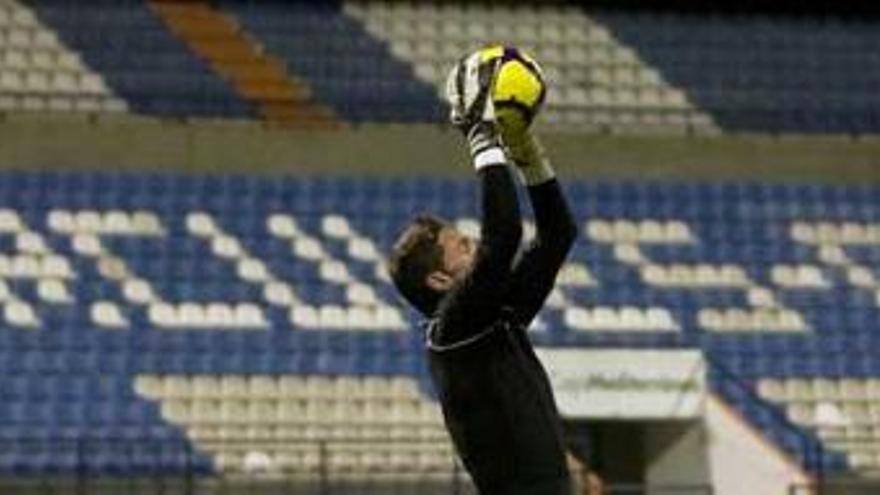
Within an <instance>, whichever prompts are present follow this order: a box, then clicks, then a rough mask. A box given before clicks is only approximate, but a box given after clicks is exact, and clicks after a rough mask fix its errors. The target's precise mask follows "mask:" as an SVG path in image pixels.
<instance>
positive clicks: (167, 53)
mask: <svg viewBox="0 0 880 495" xmlns="http://www.w3.org/2000/svg"><path fill="white" fill-rule="evenodd" d="M5 4H6V5H7V7H6V9H7V10H14V11H18V12H29V13H30V14H28V15H30V16H31V17H32V18H34V19H36V20H38V21H39V25H40V26H46V27H45V28H41V29H43V30H44V31H48V32H49V33H50V35H51V36H53V37H55V38H57V39H58V40H59V42H60V43H61V44H62V45H63V46H65V47H69V48H68V50H72V51H74V53H76V55H77V56H78V60H81V64H83V65H85V66H86V67H88V68H89V69H90V70H91V71H94V72H95V73H97V74H100V76H101V78H102V79H101V80H102V81H103V82H104V83H105V84H106V87H107V89H106V90H104V92H105V93H106V92H107V91H110V92H112V93H113V94H114V95H117V96H118V97H119V98H122V99H123V100H124V101H125V102H126V104H127V106H128V109H129V110H130V111H131V112H134V113H140V114H148V115H157V116H177V117H186V116H225V117H239V118H241V117H251V116H253V115H254V111H253V109H252V108H251V105H249V104H248V103H246V102H245V101H243V100H242V99H241V98H240V97H239V96H238V95H237V94H236V93H235V91H234V90H233V89H232V88H230V86H229V85H228V84H227V83H226V82H225V81H224V80H223V79H221V78H220V77H219V76H218V75H217V73H216V72H215V71H214V70H212V68H211V67H210V65H209V64H208V63H206V62H205V61H204V60H202V59H201V58H199V57H196V56H195V55H194V54H193V53H192V52H191V51H189V50H188V49H187V48H186V45H185V44H184V43H183V42H182V41H181V40H180V39H178V38H177V37H175V36H174V35H173V34H172V33H171V32H170V31H169V29H168V28H167V27H166V26H165V25H164V24H163V23H162V21H161V20H160V19H159V18H158V17H157V16H156V15H155V14H154V13H153V12H152V11H151V10H150V8H149V5H148V4H147V3H145V2H133V1H132V2H112V1H99V2H89V3H88V4H73V3H70V2H63V1H50V2H34V3H30V4H27V6H25V5H24V4H21V3H18V2H14V1H11V2H6V3H5ZM33 42H37V40H36V36H35V37H34V38H33ZM49 93H50V94H51V93H53V92H49ZM99 110H100V109H99Z"/></svg>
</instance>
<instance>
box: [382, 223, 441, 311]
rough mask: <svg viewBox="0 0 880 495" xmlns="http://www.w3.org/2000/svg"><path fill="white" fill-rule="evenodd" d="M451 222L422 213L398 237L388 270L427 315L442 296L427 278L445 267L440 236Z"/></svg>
mask: <svg viewBox="0 0 880 495" xmlns="http://www.w3.org/2000/svg"><path fill="white" fill-rule="evenodd" d="M448 225H449V224H448V223H447V222H445V221H443V220H442V219H440V218H438V217H435V216H433V215H427V214H422V215H418V216H417V217H415V219H413V221H412V222H411V223H410V224H409V225H408V226H407V227H406V228H405V229H404V230H403V232H401V234H400V235H399V236H398V238H397V241H396V242H395V243H394V247H392V248H391V253H390V256H389V259H388V273H389V274H390V275H391V280H393V281H394V285H395V286H396V287H397V290H398V291H400V293H401V294H402V295H403V297H404V298H405V299H406V300H407V301H409V303H410V304H412V305H413V306H415V308H416V309H418V310H419V311H421V312H422V313H423V314H425V315H429V314H431V313H433V312H434V309H435V308H436V306H437V302H438V301H439V299H440V296H441V295H442V294H441V293H440V292H438V291H436V290H434V289H432V288H430V287H429V286H428V284H427V283H426V279H427V278H428V275H429V274H430V273H431V272H433V271H435V270H439V269H441V268H443V249H442V248H441V247H440V244H439V243H438V237H439V235H440V231H441V230H442V229H443V228H444V227H447V226H448Z"/></svg>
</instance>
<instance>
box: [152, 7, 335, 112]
mask: <svg viewBox="0 0 880 495" xmlns="http://www.w3.org/2000/svg"><path fill="white" fill-rule="evenodd" d="M151 6H152V8H153V10H154V11H155V12H156V14H157V15H158V16H159V17H160V18H161V19H162V20H163V21H164V22H165V23H166V24H167V26H168V27H169V29H170V30H171V31H172V32H173V33H174V34H176V35H177V36H178V37H180V38H181V39H183V40H184V41H185V42H186V43H187V45H188V46H189V47H190V49H191V50H192V51H193V52H195V53H196V54H198V55H199V56H201V57H203V58H204V59H206V60H207V61H209V63H210V64H211V66H212V67H213V69H214V70H215V71H216V72H217V73H218V74H220V75H221V76H222V77H223V78H224V79H226V80H228V81H230V82H231V84H232V86H233V87H234V88H235V90H236V91H237V92H238V93H239V94H240V95H241V96H242V97H243V98H245V99H246V100H248V101H251V102H253V103H254V104H256V105H257V106H258V108H259V112H260V115H261V116H262V117H263V118H264V119H265V120H267V121H268V122H270V123H274V124H281V125H284V126H293V127H308V128H312V127H316V128H335V127H338V126H339V125H340V122H339V121H338V120H337V119H336V117H335V115H334V114H333V112H332V111H331V110H330V109H329V108H327V107H324V106H322V105H320V104H317V103H315V102H314V101H313V100H312V92H311V90H310V88H309V86H308V84H306V83H305V82H303V81H301V80H298V79H297V78H295V77H294V76H292V75H290V74H288V73H287V71H286V68H285V66H284V64H283V63H282V62H281V61H279V60H278V59H276V58H274V57H271V56H268V55H266V54H265V53H263V50H262V48H261V47H260V46H258V45H257V44H255V43H254V42H253V41H252V40H251V39H249V38H248V36H247V34H246V33H245V32H244V31H243V30H242V29H241V28H240V27H239V26H238V24H237V23H236V22H235V21H234V20H232V19H231V18H230V17H229V16H226V15H224V14H223V13H221V12H218V11H217V10H215V9H213V8H212V7H211V6H210V4H209V3H208V2H204V1H198V0H196V1H180V0H176V1H175V0H172V1H169V0H153V1H152V2H151Z"/></svg>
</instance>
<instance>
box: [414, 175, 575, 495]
mask: <svg viewBox="0 0 880 495" xmlns="http://www.w3.org/2000/svg"><path fill="white" fill-rule="evenodd" d="M480 192H481V196H482V206H481V208H482V225H481V241H480V244H479V247H478V249H477V253H476V258H475V261H474V266H473V268H472V270H471V272H470V273H469V275H468V277H466V279H465V280H463V281H462V282H461V283H459V284H458V285H457V286H456V287H455V288H453V289H452V290H451V291H450V292H449V293H447V294H446V296H445V297H444V298H443V300H442V301H441V303H440V304H439V305H438V309H437V311H436V312H435V313H434V315H433V317H432V318H431V319H430V320H429V321H428V323H427V341H428V345H427V347H428V363H429V367H430V372H431V375H432V378H433V380H434V384H435V387H436V389H437V392H438V395H439V399H440V402H441V406H442V410H443V415H444V419H445V421H446V426H447V428H448V430H449V432H450V435H451V436H452V440H453V443H454V444H455V447H456V450H457V451H458V453H459V455H460V456H461V458H462V461H463V462H464V464H465V467H466V468H467V469H468V471H469V472H470V474H471V477H472V478H473V479H474V482H475V483H476V485H477V488H478V489H479V491H480V493H481V494H482V495H495V494H499V495H501V494H503V495H513V494H530V495H538V494H541V495H544V494H547V495H550V494H552V495H561V494H570V493H571V491H570V490H571V489H570V482H569V475H568V470H567V466H566V460H565V449H564V441H563V435H562V426H561V421H560V418H559V413H558V410H557V408H556V403H555V400H554V398H553V393H552V391H551V388H550V382H549V379H548V378H547V374H546V373H545V371H544V368H543V367H542V365H541V363H540V362H539V361H538V358H537V357H536V356H535V352H534V350H533V348H532V345H531V343H530V342H529V339H528V337H527V336H526V328H527V327H528V325H529V323H530V322H531V320H532V319H533V318H534V317H535V315H536V314H537V312H538V311H539V310H540V308H541V306H542V305H543V304H544V300H545V299H546V298H547V295H548V294H549V293H550V290H551V289H552V288H553V284H554V281H555V278H556V274H557V273H558V271H559V268H560V267H561V265H562V263H563V262H564V260H565V257H566V256H567V254H568V251H569V249H570V248H571V244H572V243H573V241H574V238H575V235H576V232H577V227H576V225H575V223H574V220H573V217H572V214H571V212H570V209H569V207H568V204H567V203H566V200H565V198H564V196H563V194H562V190H561V188H560V186H559V184H558V182H557V181H556V180H555V179H554V180H551V181H548V182H545V183H542V184H540V185H537V186H533V187H529V188H528V194H529V198H530V200H531V203H532V207H533V210H534V214H535V224H536V231H537V235H536V239H535V240H534V242H533V243H531V244H530V245H529V246H528V247H527V248H526V249H525V250H523V251H522V252H521V253H520V254H521V256H519V258H518V259H517V260H516V261H515V260H514V259H515V258H516V256H517V254H518V252H519V248H520V242H521V237H522V226H521V222H522V220H521V217H520V211H519V205H518V200H517V196H516V190H515V184H514V182H513V178H512V177H511V174H510V171H509V170H508V168H507V167H506V166H490V167H486V168H485V169H483V170H482V171H481V172H480Z"/></svg>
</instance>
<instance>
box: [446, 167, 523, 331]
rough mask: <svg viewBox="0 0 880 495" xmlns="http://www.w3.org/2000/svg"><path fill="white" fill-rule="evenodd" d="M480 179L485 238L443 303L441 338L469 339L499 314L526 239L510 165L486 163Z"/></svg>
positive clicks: (482, 224) (483, 233)
mask: <svg viewBox="0 0 880 495" xmlns="http://www.w3.org/2000/svg"><path fill="white" fill-rule="evenodd" d="M478 180H479V189H480V196H481V216H482V218H481V228H480V229H481V230H480V238H481V240H480V243H479V247H478V248H477V252H476V257H475V259H474V265H473V268H472V269H471V271H470V273H469V274H468V276H467V277H466V278H465V279H464V280H463V281H462V282H461V283H459V284H458V285H457V286H456V287H454V288H453V289H452V290H450V292H449V293H448V294H447V295H446V297H445V298H444V299H443V300H442V301H441V302H440V305H439V306H438V312H437V315H438V316H439V324H440V328H439V335H438V338H439V340H440V342H438V343H439V344H451V343H455V342H459V341H462V340H464V339H467V338H468V337H471V336H473V335H474V334H476V333H478V332H479V331H481V330H483V329H484V328H485V327H486V326H488V325H490V324H491V323H492V322H493V321H494V320H495V319H496V318H497V316H498V313H499V310H500V307H501V303H502V301H503V296H504V294H505V292H507V286H508V284H509V282H510V280H511V265H512V264H513V258H514V256H516V252H517V250H518V249H519V245H520V242H521V240H522V218H521V216H520V210H519V202H518V199H517V195H516V184H515V183H514V179H513V177H512V175H511V171H510V170H509V168H508V166H507V165H506V164H504V163H501V164H494V165H492V166H487V167H484V168H482V169H481V170H480V171H479V173H478Z"/></svg>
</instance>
